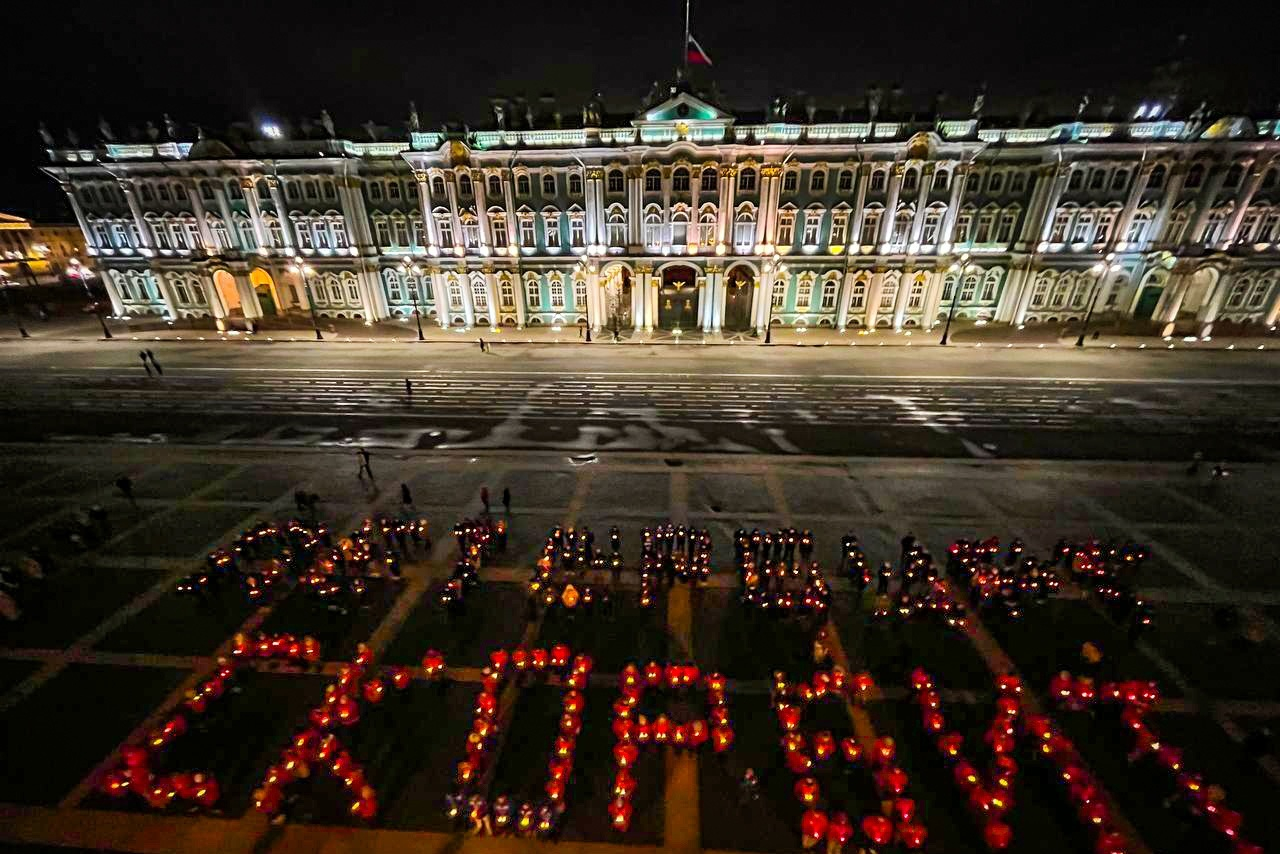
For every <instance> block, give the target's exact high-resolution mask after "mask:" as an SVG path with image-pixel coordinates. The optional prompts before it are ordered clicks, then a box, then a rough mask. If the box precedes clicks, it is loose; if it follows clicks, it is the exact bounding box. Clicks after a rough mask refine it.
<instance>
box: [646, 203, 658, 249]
mask: <svg viewBox="0 0 1280 854" xmlns="http://www.w3.org/2000/svg"><path fill="white" fill-rule="evenodd" d="M644 245H645V246H646V247H647V248H649V249H659V248H661V247H662V215H661V214H659V213H658V211H657V210H655V209H650V210H648V211H646V212H645V215H644Z"/></svg>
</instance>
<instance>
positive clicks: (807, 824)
mask: <svg viewBox="0 0 1280 854" xmlns="http://www.w3.org/2000/svg"><path fill="white" fill-rule="evenodd" d="M828 826H829V822H828V821H827V814H826V813H824V812H823V811H822V810H805V813H804V815H802V816H801V817H800V832H801V833H803V834H804V835H805V836H806V837H807V838H809V839H812V840H814V841H815V842H816V841H818V840H819V839H822V837H824V836H826V835H827V828H828Z"/></svg>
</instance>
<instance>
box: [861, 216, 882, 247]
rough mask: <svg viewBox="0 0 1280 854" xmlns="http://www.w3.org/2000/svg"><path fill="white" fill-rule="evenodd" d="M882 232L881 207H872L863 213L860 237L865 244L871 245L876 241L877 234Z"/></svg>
mask: <svg viewBox="0 0 1280 854" xmlns="http://www.w3.org/2000/svg"><path fill="white" fill-rule="evenodd" d="M879 233H880V209H879V208H871V209H869V210H867V211H866V212H865V213H864V214H863V215H862V234H861V235H860V237H859V239H860V240H861V241H862V245H863V246H870V245H871V244H873V243H875V242H876V235H877V234H879Z"/></svg>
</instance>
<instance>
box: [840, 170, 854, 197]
mask: <svg viewBox="0 0 1280 854" xmlns="http://www.w3.org/2000/svg"><path fill="white" fill-rule="evenodd" d="M836 190H837V191H838V192H841V193H852V192H853V170H852V169H841V170H840V177H839V178H837V179H836Z"/></svg>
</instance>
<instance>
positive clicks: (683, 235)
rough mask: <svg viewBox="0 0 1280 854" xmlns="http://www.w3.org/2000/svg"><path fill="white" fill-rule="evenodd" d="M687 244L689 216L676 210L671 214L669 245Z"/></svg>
mask: <svg viewBox="0 0 1280 854" xmlns="http://www.w3.org/2000/svg"><path fill="white" fill-rule="evenodd" d="M688 242H689V214H688V213H687V212H686V211H683V210H677V211H675V212H674V213H672V214H671V245H672V246H684V245H685V244H687V243H688Z"/></svg>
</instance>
